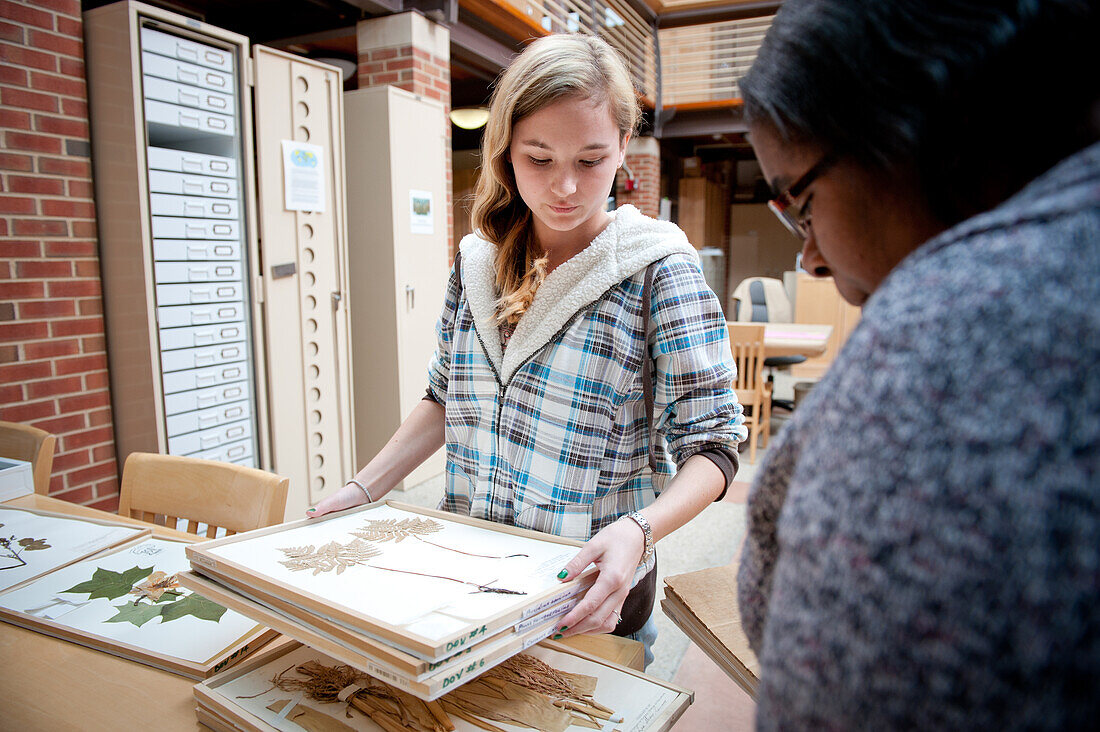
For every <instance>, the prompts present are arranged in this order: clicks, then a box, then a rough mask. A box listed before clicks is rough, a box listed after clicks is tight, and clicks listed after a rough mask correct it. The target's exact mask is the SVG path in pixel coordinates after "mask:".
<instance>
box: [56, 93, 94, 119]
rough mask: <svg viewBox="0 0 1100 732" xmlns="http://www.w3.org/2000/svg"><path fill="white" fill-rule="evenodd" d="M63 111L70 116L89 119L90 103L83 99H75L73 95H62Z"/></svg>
mask: <svg viewBox="0 0 1100 732" xmlns="http://www.w3.org/2000/svg"><path fill="white" fill-rule="evenodd" d="M61 112H62V114H67V115H69V116H70V117H79V118H80V119H88V103H87V102H86V101H84V100H83V99H73V98H72V97H62V99H61Z"/></svg>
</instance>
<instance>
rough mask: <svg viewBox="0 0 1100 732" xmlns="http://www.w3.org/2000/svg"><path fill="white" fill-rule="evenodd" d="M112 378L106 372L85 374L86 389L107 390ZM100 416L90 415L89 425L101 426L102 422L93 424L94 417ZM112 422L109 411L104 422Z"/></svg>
mask: <svg viewBox="0 0 1100 732" xmlns="http://www.w3.org/2000/svg"><path fill="white" fill-rule="evenodd" d="M110 381H111V378H110V376H109V375H108V374H107V372H106V371H93V372H91V373H90V374H84V388H85V389H105V388H107V386H108V385H109V384H110ZM95 414H98V412H93V413H92V414H90V415H88V424H101V423H100V422H92V421H91V420H92V416H94V415H95ZM110 421H111V413H110V411H109V410H108V412H107V413H106V418H105V419H104V422H110Z"/></svg>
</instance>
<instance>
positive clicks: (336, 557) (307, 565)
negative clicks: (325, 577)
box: [279, 539, 382, 576]
mask: <svg viewBox="0 0 1100 732" xmlns="http://www.w3.org/2000/svg"><path fill="white" fill-rule="evenodd" d="M279 551H281V552H282V553H283V554H285V555H286V556H287V558H286V559H285V560H284V561H281V562H279V563H280V564H282V565H283V566H285V567H287V568H288V569H289V570H291V571H292V572H299V571H301V570H303V569H312V570H313V575H314V576H317V575H319V574H321V573H322V572H331V571H332V570H334V569H335V570H336V574H343V572H344V570H345V569H347V568H348V567H353V566H355V565H357V564H366V563H367V560H368V559H370V558H371V557H377V556H378V555H379V554H381V553H382V550H381V549H379V548H377V547H376V546H374V545H373V544H368V543H367V542H365V541H362V540H360V539H356V540H355V541H353V542H351V543H350V544H341V543H340V542H337V541H330V542H329V543H328V544H325V545H324V546H322V547H321V548H319V549H315V548H314V547H313V545H312V544H310V545H309V546H300V547H287V548H285V549H280V550H279Z"/></svg>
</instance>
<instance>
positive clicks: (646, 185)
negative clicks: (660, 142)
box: [615, 137, 661, 218]
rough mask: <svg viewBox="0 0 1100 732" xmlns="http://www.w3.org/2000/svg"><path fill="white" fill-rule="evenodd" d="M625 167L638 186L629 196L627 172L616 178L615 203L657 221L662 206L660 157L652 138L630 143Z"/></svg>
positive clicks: (623, 171)
mask: <svg viewBox="0 0 1100 732" xmlns="http://www.w3.org/2000/svg"><path fill="white" fill-rule="evenodd" d="M626 167H628V168H630V171H631V172H632V173H633V174H634V180H635V181H637V186H636V187H635V189H634V190H633V191H631V192H629V193H628V192H627V191H626V189H625V188H624V186H625V185H626V178H627V176H626V171H625V170H620V171H619V174H618V175H617V176H616V177H615V202H616V203H617V204H618V205H619V206H622V205H623V204H625V203H630V204H633V205H634V206H635V207H637V209H638V210H639V211H641V212H642V213H644V214H645V215H646V216H652V217H654V218H656V217H657V213H658V210H659V208H660V203H661V153H660V149H659V147H658V146H657V143H656V141H655V140H654V139H653V138H652V137H643V138H639V139H636V140H631V141H630V144H629V145H628V146H627V148H626Z"/></svg>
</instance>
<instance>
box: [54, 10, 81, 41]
mask: <svg viewBox="0 0 1100 732" xmlns="http://www.w3.org/2000/svg"><path fill="white" fill-rule="evenodd" d="M57 32H58V33H60V34H61V35H63V36H70V37H72V38H80V37H82V36H83V35H84V23H83V22H82V21H80V20H77V19H75V18H66V17H65V16H63V15H62V16H58V18H57Z"/></svg>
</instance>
